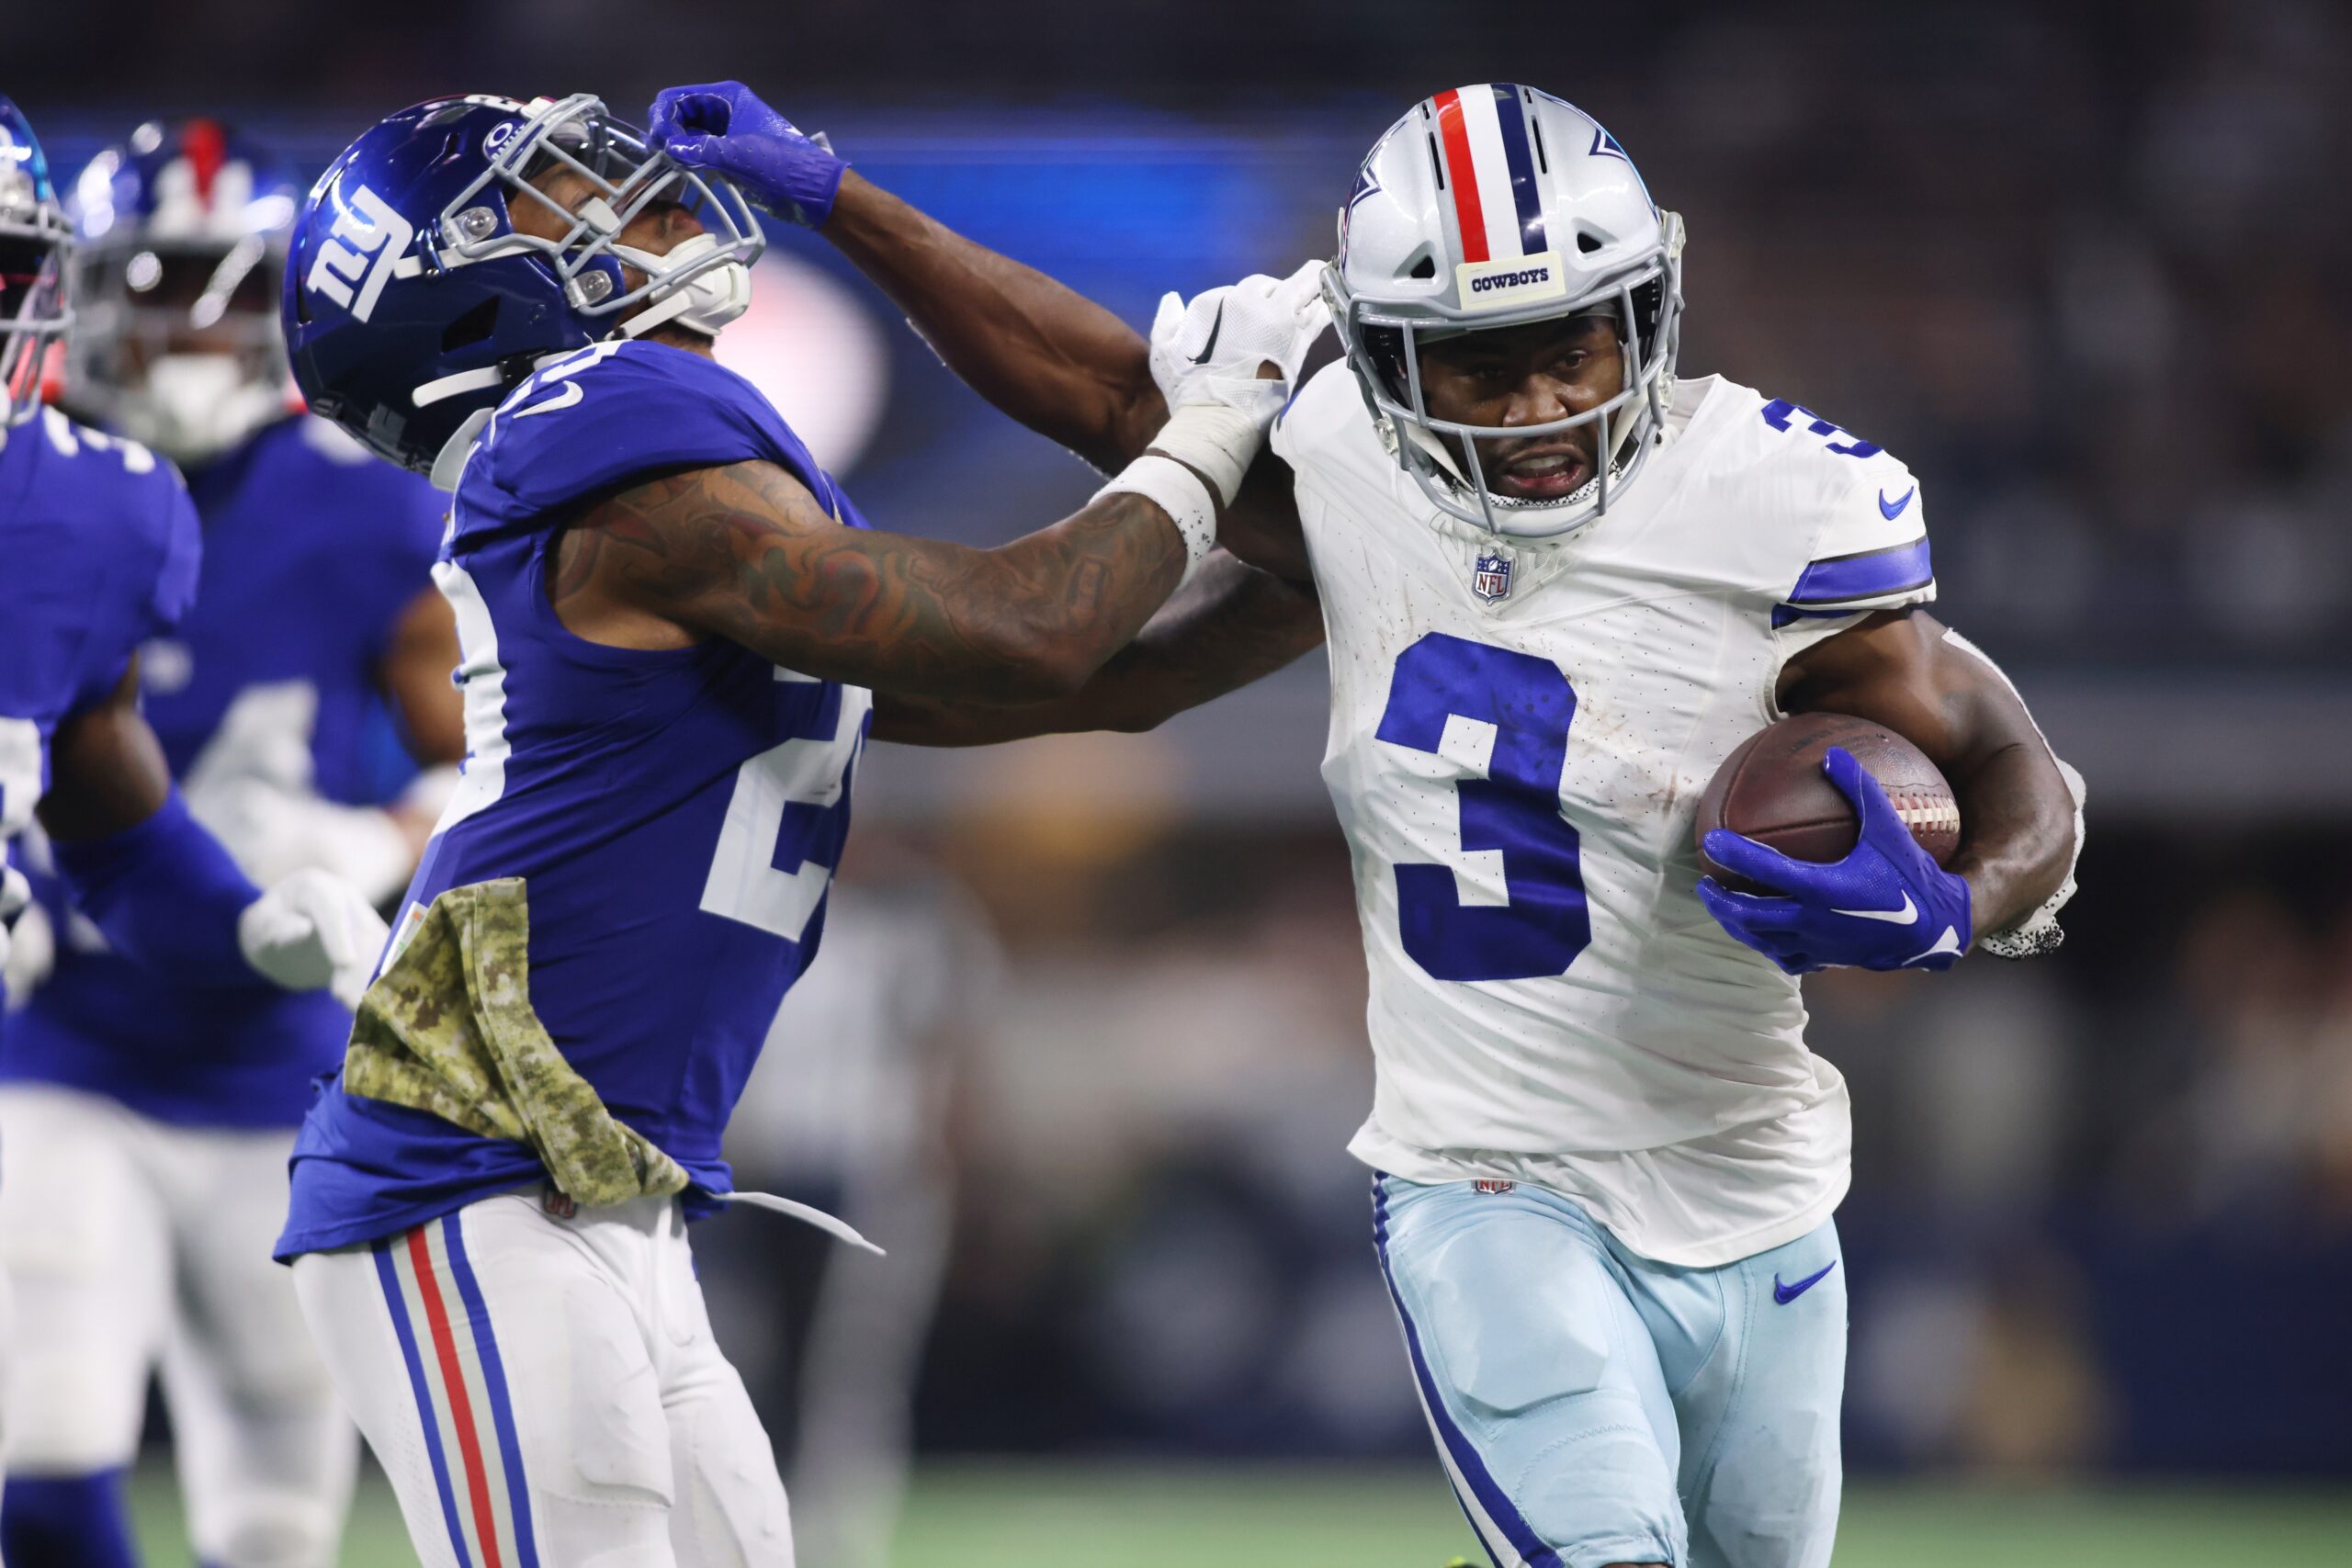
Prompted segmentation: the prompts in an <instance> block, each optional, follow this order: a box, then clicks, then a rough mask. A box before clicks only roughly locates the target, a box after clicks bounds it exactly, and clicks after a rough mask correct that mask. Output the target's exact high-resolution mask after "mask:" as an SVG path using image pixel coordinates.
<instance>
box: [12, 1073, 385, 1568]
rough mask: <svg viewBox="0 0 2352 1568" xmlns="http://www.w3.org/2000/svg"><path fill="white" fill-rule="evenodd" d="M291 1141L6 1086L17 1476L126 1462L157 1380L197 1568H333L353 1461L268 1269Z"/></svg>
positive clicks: (50, 1090) (347, 1438)
mask: <svg viewBox="0 0 2352 1568" xmlns="http://www.w3.org/2000/svg"><path fill="white" fill-rule="evenodd" d="M293 1142H294V1134H292V1133H291V1132H240V1131H232V1130H222V1129H210V1128H189V1127H175V1126H171V1125H168V1124H166V1123H164V1122H154V1121H151V1120H149V1119H148V1118H146V1117H143V1116H140V1115H137V1114H135V1113H133V1112H131V1111H126V1110H124V1109H123V1108H122V1107H121V1106H119V1105H118V1104H116V1103H115V1102H114V1101H112V1100H107V1099H105V1098H104V1097H102V1096H98V1095H93V1094H85V1093H83V1092H81V1091H79V1090H75V1089H59V1088H54V1087H51V1086H47V1085H40V1084H8V1085H6V1086H0V1261H4V1262H5V1264H6V1272H7V1278H8V1282H9V1284H10V1285H11V1286H12V1287H13V1289H14V1292H15V1295H16V1323H15V1327H14V1330H13V1333H12V1336H11V1338H10V1342H9V1344H8V1357H9V1367H8V1375H7V1377H6V1382H5V1388H6V1393H5V1396H4V1397H0V1431H6V1433H7V1434H8V1452H7V1465H8V1470H9V1472H10V1473H11V1474H16V1475H55V1476H69V1475H87V1474H90V1473H92V1472H97V1471H103V1470H110V1469H113V1468H115V1467H117V1466H121V1465H128V1464H129V1463H130V1462H131V1461H132V1460H133V1459H134V1458H135V1457H136V1456H137V1452H138V1447H139V1428H140V1422H141V1416H143V1415H144V1414H145V1410H146V1398H147V1380H148V1378H149V1376H150V1375H151V1374H153V1373H154V1372H156V1371H160V1372H161V1374H162V1377H163V1382H164V1405H165V1408H166V1409H168V1410H169V1411H170V1413H171V1419H172V1433H173V1446H174V1451H175V1456H176V1459H177V1461H178V1466H179V1473H180V1485H181V1489H182V1492H183V1494H184V1495H185V1497H186V1500H187V1524H188V1535H189V1538H190V1540H191V1542H192V1543H193V1545H194V1546H195V1548H196V1552H197V1555H198V1558H199V1559H200V1560H202V1561H204V1562H226V1563H234V1564H237V1565H238V1568H249V1565H266V1568H328V1565H330V1564H332V1563H333V1562H334V1560H335V1553H336V1547H337V1543H338V1540H339V1539H340V1537H341V1535H342V1531H343V1520H344V1515H345V1510H346V1509H347V1508H348V1506H349V1505H350V1501H351V1485H352V1478H353V1475H354V1472H355V1471H356V1467H357V1464H358V1460H359V1443H358V1438H357V1435H356V1433H355V1432H354V1431H353V1430H352V1427H351V1422H350V1420H349V1418H348V1417H346V1416H345V1415H344V1413H343V1410H342V1406H341V1405H340V1404H339V1403H338V1402H337V1401H336V1399H335V1395H334V1386H333V1385H332V1384H331V1383H330V1382H328V1379H327V1374H326V1369H325V1367H324V1365H323V1364H322V1362H321V1361H320V1359H319V1357H318V1354H317V1352H316V1351H315V1350H313V1349H312V1348H311V1337H310V1334H309V1332H308V1331H307V1330H306V1329H305V1328H304V1327H303V1325H302V1315H301V1312H300V1308H299V1306H298V1305H297V1303H296V1302H295V1298H294V1281H293V1280H292V1278H291V1277H290V1276H289V1275H288V1272H287V1271H286V1270H285V1269H281V1268H279V1267H278V1266H277V1264H275V1263H273V1262H271V1261H270V1256H269V1255H270V1247H271V1245H272V1244H273V1243H274V1242H275V1241H276V1240H277V1231H278V1227H279V1225H280V1224H283V1223H284V1221H285V1217H286V1156H287V1154H288V1151H289V1150H290V1149H291V1148H292V1146H293Z"/></svg>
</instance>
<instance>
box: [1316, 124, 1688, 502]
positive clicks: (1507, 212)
mask: <svg viewBox="0 0 2352 1568" xmlns="http://www.w3.org/2000/svg"><path fill="white" fill-rule="evenodd" d="M1325 288H1326V290H1327V292H1328V293H1329V297H1330V301H1331V315H1332V318H1333V320H1334V321H1336V322H1337V323H1338V326H1339V330H1340V342H1341V344H1343V345H1344V346H1345V348H1346V350H1347V355H1348V362H1349V365H1350V366H1351V368H1353V370H1354V371H1355V374H1356V379H1357V380H1358V382H1359V383H1361V384H1362V386H1363V395H1364V400H1365V402H1367V403H1368V404H1370V405H1371V408H1372V412H1373V417H1374V420H1375V421H1376V422H1377V423H1379V424H1380V425H1381V427H1382V434H1383V438H1384V439H1385V441H1386V442H1387V443H1388V444H1389V445H1390V446H1391V447H1392V449H1393V450H1394V451H1395V453H1396V455H1397V461H1398V462H1399V463H1401V464H1402V465H1403V466H1404V468H1405V471H1406V472H1407V473H1409V474H1411V475H1412V476H1413V478H1414V479H1415V480H1417V481H1418V482H1419V485H1420V487H1421V489H1422V490H1423V491H1426V492H1427V493H1428V495H1429V497H1430V500H1431V501H1433V502H1436V503H1437V505H1438V506H1439V507H1440V508H1442V510H1443V511H1445V512H1446V513H1449V514H1451V515H1453V516H1454V517H1458V518H1460V519H1462V520H1463V521H1464V522H1466V523H1470V524H1473V525H1476V526H1478V527H1481V528H1485V529H1487V530H1489V531H1491V532H1493V533H1497V534H1501V535H1504V536H1509V537H1511V538H1516V539H1541V538H1551V537H1554V536H1558V535H1561V534H1565V533H1567V532H1568V531H1570V530H1571V529H1575V528H1579V527H1582V526H1583V525H1585V524H1587V523H1589V522H1591V521H1592V520H1593V519H1594V518H1596V517H1599V516H1600V514H1601V513H1604V512H1606V511H1607V510H1608V509H1609V506H1610V504H1611V502H1613V501H1614V500H1615V499H1616V497H1617V496H1618V495H1619V494H1621V493H1622V492H1623V490H1624V488H1625V486H1626V485H1628V484H1630V483H1631V482H1632V481H1633V479H1634V476H1635V475H1636V474H1637V473H1639V472H1640V471H1641V468H1642V464H1643V462H1644V461H1645V459H1646V458H1647V457H1648V454H1649V449H1650V448H1651V447H1652V446H1656V445H1657V441H1658V439H1659V438H1660V435H1661V433H1662V432H1663V431H1664V429H1665V422H1666V407H1667V403H1668V400H1669V399H1670V398H1671V397H1672V396H1673V391H1674V358H1675V351H1676V348H1677V346H1678V344H1679V340H1680V322H1681V314H1682V220H1681V219H1679V217H1677V216H1676V215H1674V214H1673V213H1671V212H1662V211H1660V210H1659V209H1658V208H1657V204H1656V203H1654V202H1652V201H1651V200H1650V195H1649V189H1648V187H1647V186H1645V185H1643V183H1642V176H1641V175H1640V174H1639V173H1637V172H1636V171H1635V170H1634V165H1633V163H1632V161H1631V160H1629V159H1628V158H1627V157H1626V156H1625V150H1624V149H1623V148H1622V147H1620V146H1619V145H1618V144H1617V140H1616V138H1614V137H1612V136H1611V135H1610V134H1609V132H1608V131H1606V130H1602V129H1601V127H1600V124H1599V123H1598V122H1596V121H1595V120H1593V119H1592V118H1590V117H1589V116H1587V115H1586V114H1585V113H1584V111H1582V110H1581V109H1578V108H1577V107H1576V106H1575V105H1573V104H1569V103H1566V102H1564V101H1563V100H1561V99H1559V98H1555V97H1553V96H1551V95H1550V94H1548V93H1539V92H1537V91H1535V90H1534V89H1533V88H1531V87H1521V86H1515V85H1511V84H1509V83H1502V82H1496V83H1480V84H1478V85H1475V86H1468V87H1458V88H1454V89H1452V90H1449V91H1447V92H1442V93H1440V94H1438V95H1437V96H1434V97H1430V98H1426V99H1423V100H1422V101H1421V102H1420V103H1419V104H1418V105H1416V106H1415V107H1414V108H1413V110H1412V112H1411V113H1409V114H1408V115H1406V116H1405V118H1402V119H1400V120H1398V121H1397V123H1396V124H1395V125H1393V126H1390V127H1389V128H1388V130H1387V132H1386V134H1385V135H1383V136H1382V137H1381V139H1380V140H1379V141H1377V142H1375V143H1374V145H1373V149H1372V151H1371V152H1369V153H1367V154H1366V155H1365V157H1364V161H1363V167H1362V169H1360V170H1359V171H1358V173H1357V175H1356V185H1355V189H1354V190H1353V191H1352V192H1351V193H1350V195H1349V197H1348V200H1347V205H1346V206H1344V207H1342V208H1341V209H1340V254H1339V259H1338V260H1337V261H1335V262H1334V263H1333V264H1332V265H1331V266H1330V267H1329V269H1328V271H1327V273H1326V276H1325ZM1594 311H1606V312H1608V313H1610V314H1611V315H1613V316H1614V317H1615V319H1616V321H1617V332H1618V337H1619V340H1620V342H1621V343H1622V344H1623V346H1624V365H1625V373H1624V385H1623V389H1622V390H1620V391H1619V392H1618V394H1617V395H1616V396H1615V397H1612V398H1611V399H1610V400H1608V401H1606V402H1604V403H1602V404H1600V406H1598V407H1596V408H1592V409H1589V410H1587V411H1585V412H1581V413H1577V414H1574V415H1571V416H1569V417H1568V418H1566V419H1560V420H1555V421H1552V422H1551V423H1544V424H1530V425H1515V426H1509V427H1500V426H1487V425H1473V424H1460V423H1453V422H1452V421H1448V420H1441V419H1435V418H1432V417H1431V416H1430V412H1429V408H1428V406H1427V404H1426V402H1425V401H1424V400H1423V397H1422V390H1421V372H1420V355H1419V349H1420V345H1421V344H1425V343H1428V342H1429V341H1430V340H1431V339H1433V338H1440V337H1446V336H1452V335H1453V334H1455V333H1466V332H1481V331H1487V330H1490V329H1493V328H1498V327H1518V326H1524V325H1526V324H1528V323H1529V322H1532V321H1552V320H1556V319H1563V318H1566V317H1570V316H1577V315H1583V314H1587V313H1589V312H1594ZM1583 424H1597V425H1598V426H1599V430H1598V434H1599V443H1598V446H1597V447H1596V451H1597V453H1598V454H1599V459H1598V460H1597V461H1596V462H1595V464H1594V468H1595V469H1596V472H1595V473H1594V476H1593V478H1592V479H1591V480H1590V481H1589V482H1588V483H1586V484H1585V485H1583V486H1581V487H1580V488H1578V489H1577V491H1576V492H1575V493H1574V494H1571V495H1567V496H1564V497H1561V498H1560V499H1558V500H1552V501H1540V502H1538V501H1529V500H1524V499H1520V498H1515V497H1510V496H1505V495H1498V494H1496V493H1495V492H1494V491H1490V490H1489V489H1488V488H1487V483H1486V476H1485V474H1484V473H1483V471H1482V470H1481V468H1480V467H1479V461H1478V448H1477V442H1478V439H1479V438H1481V437H1486V438H1489V439H1493V438H1514V439H1515V438H1519V437H1524V436H1529V435H1541V434H1550V433H1552V432H1555V431H1560V430H1566V429H1568V428H1570V427H1572V426H1577V425H1583ZM1447 437H1456V438H1458V440H1448V439H1447ZM1464 462H1466V463H1467V464H1468V468H1469V471H1468V472H1467V473H1464V472H1463V464H1464Z"/></svg>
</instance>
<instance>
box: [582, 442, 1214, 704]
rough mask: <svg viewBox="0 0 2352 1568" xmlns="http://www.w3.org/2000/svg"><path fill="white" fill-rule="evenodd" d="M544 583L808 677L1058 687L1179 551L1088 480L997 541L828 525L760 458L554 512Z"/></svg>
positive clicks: (802, 493)
mask: <svg viewBox="0 0 2352 1568" xmlns="http://www.w3.org/2000/svg"><path fill="white" fill-rule="evenodd" d="M555 555H556V560H555V570H554V571H553V572H552V573H551V574H550V577H549V582H548V597H549V599H550V601H551V603H552V604H553V605H554V607H555V609H556V612H557V614H558V615H560V617H561V618H562V620H563V622H564V624H565V625H566V626H569V627H570V628H571V630H573V631H574V632H576V633H578V634H579V635H581V636H582V637H587V638H589V639H590V640H592V641H600V642H610V643H615V644H618V645H620V646H635V647H662V646H676V645H678V644H679V643H680V642H681V641H683V640H690V639H691V638H693V637H724V638H726V639H727V640H729V641H731V642H735V643H738V644H740V645H741V646H742V647H744V648H747V649H751V650H752V651H753V652H755V653H758V654H760V655H761V656H762V657H763V658H765V659H767V660H770V661H772V662H774V663H775V664H779V665H783V666H785V667H786V668H788V669H792V670H797V671H800V672H801V673H803V674H806V675H813V676H816V677H818V678H819V679H821V680H837V681H846V682H853V683H854V684H858V685H865V686H873V687H876V688H881V689H886V690H887V689H912V690H917V691H921V692H923V693H925V694H929V695H932V696H935V697H956V698H961V699H965V700H969V701H979V702H1000V703H1007V702H1010V703H1017V702H1026V701H1035V700H1037V699H1041V698H1048V697H1056V696H1066V695H1068V694H1070V693H1072V692H1075V691H1077V690H1078V689H1079V688H1080V687H1081V686H1082V685H1084V684H1085V683H1086V682H1087V681H1088V679H1089V678H1090V677H1091V676H1092V675H1093V674H1094V673H1095V671H1097V670H1099V669H1100V668H1101V667H1102V666H1103V661H1104V660H1108V659H1109V658H1110V657H1111V655H1112V654H1113V653H1114V651H1115V650H1116V649H1118V648H1119V647H1120V646H1121V645H1123V644H1125V642H1127V641H1128V640H1129V639H1130V638H1132V637H1134V636H1135V634H1136V632H1137V631H1139V630H1141V629H1142V627H1143V625H1144V623H1145V621H1146V620H1147V619H1148V618H1149V616H1150V615H1151V613H1152V611H1153V610H1155V609H1157V608H1158V607H1159V604H1161V603H1162V602H1163V601H1164V600H1165V599H1166V598H1167V597H1168V595H1169V593H1170V591H1171V590H1172V589H1174V587H1175V586H1176V583H1177V581H1178V579H1179V577H1180V576H1181V575H1182V571H1183V569H1184V558H1185V547H1184V542H1183V538H1182V535H1181V534H1180V533H1179V532H1178V529H1177V525H1176V524H1175V523H1174V522H1173V521H1171V520H1170V517H1169V514H1168V513H1166V512H1164V511H1162V510H1161V509H1160V507H1159V505H1158V504H1157V503H1156V502H1152V501H1149V500H1148V499H1146V498H1145V497H1143V496H1140V495H1136V494H1132V493H1128V492H1125V491H1110V492H1105V493H1104V494H1103V495H1100V496H1098V497H1097V498H1096V499H1094V500H1093V501H1091V502H1089V503H1088V504H1087V505H1086V506H1085V507H1084V508H1082V509H1081V510H1080V511H1079V512H1078V513H1075V514H1074V515H1072V516H1070V517H1067V518H1065V519H1063V520H1062V521H1061V522H1059V523H1057V524H1055V525H1052V526H1050V527H1047V528H1043V529H1040V530H1038V531H1037V532H1035V533H1034V534H1030V535H1027V536H1023V537H1022V538H1020V539H1016V540H1014V541H1013V542H1012V543H1011V544H1008V545H1004V546H1001V547H998V548H995V549H988V550H982V549H973V548H970V547H966V546H962V545H955V544H947V543H943V542H940V541H937V540H931V539H919V538H912V537H909V536H904V535H896V534H885V533H881V532H879V531H876V530H871V529H863V528H848V527H843V526H842V525H841V524H840V523H839V522H837V521H835V519H834V518H833V516H832V514H831V513H830V512H829V511H827V510H826V509H825V508H824V507H823V506H821V505H820V503H819V502H818V500H817V498H816V497H815V496H814V495H812V494H811V493H810V492H809V489H808V487H807V486H806V485H804V484H802V483H801V482H800V480H799V479H796V478H795V477H794V476H793V475H792V474H790V473H789V472H787V471H786V470H785V469H784V468H780V467H778V466H777V465H775V464H773V463H766V462H741V463H731V464H728V465H725V466H723V467H719V468H695V469H689V470H686V471H684V472H682V473H676V474H670V475H665V476H663V477H662V478H660V479H652V480H650V481H648V482H645V483H642V484H637V485H632V486H630V487H628V488H627V489H625V490H622V491H617V492H616V493H615V494H612V495H610V496H607V497H605V498H603V499H601V500H598V501H596V502H593V503H592V504H590V505H589V506H588V507H587V508H586V509H585V510H584V511H583V512H582V513H580V514H579V515H578V516H576V517H574V518H573V519H571V521H570V522H568V523H567V524H566V525H564V527H563V528H562V530H561V532H560V536H559V537H558V539H557V541H556V546H555Z"/></svg>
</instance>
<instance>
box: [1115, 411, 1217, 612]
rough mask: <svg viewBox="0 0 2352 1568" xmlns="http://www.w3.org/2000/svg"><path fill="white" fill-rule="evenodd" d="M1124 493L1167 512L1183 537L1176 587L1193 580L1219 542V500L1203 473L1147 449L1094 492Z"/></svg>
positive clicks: (1169, 518)
mask: <svg viewBox="0 0 2352 1568" xmlns="http://www.w3.org/2000/svg"><path fill="white" fill-rule="evenodd" d="M1170 423H1171V424H1172V423H1175V422H1174V421H1172V420H1171V421H1170ZM1121 492H1124V493H1125V494H1128V495H1139V496H1142V497H1143V498H1144V499H1145V500H1146V501H1148V502H1152V503H1153V504H1154V505H1156V506H1158V507H1159V510H1160V511H1162V512H1165V513H1168V520H1169V521H1170V522H1171V523H1173V524H1175V525H1176V532H1178V533H1179V534H1182V536H1184V575H1183V576H1182V577H1181V578H1179V579H1177V581H1176V586H1177V587H1178V588H1182V587H1183V586H1184V584H1185V583H1187V582H1190V581H1193V573H1194V572H1196V571H1198V570H1201V562H1202V561H1204V560H1205V559H1207V558H1208V553H1209V549H1210V547H1212V546H1214V545H1215V544H1216V499H1215V498H1214V497H1212V496H1211V495H1210V494H1209V487H1208V486H1206V485H1204V484H1203V483H1202V482H1201V476H1200V475H1198V474H1196V473H1194V472H1193V470H1192V469H1190V468H1186V467H1185V466H1184V465H1183V464H1182V463H1180V462H1178V461H1177V460H1176V459H1175V458H1173V457H1161V456H1159V454H1158V453H1156V452H1147V453H1145V454H1144V455H1143V456H1142V457H1137V458H1136V460H1135V461H1134V462H1132V463H1129V464H1128V465H1127V466H1126V467H1125V468H1121V469H1120V470H1119V472H1118V475H1117V477H1116V478H1114V479H1112V481H1111V482H1110V483H1109V484H1106V485H1104V486H1103V488H1102V489H1101V490H1098V491H1095V492H1094V497H1093V499H1094V500H1096V501H1100V500H1102V499H1103V497H1104V496H1106V495H1113V494H1117V493H1121Z"/></svg>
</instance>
